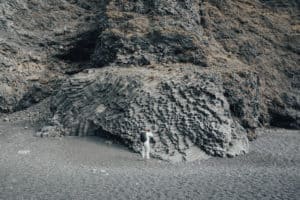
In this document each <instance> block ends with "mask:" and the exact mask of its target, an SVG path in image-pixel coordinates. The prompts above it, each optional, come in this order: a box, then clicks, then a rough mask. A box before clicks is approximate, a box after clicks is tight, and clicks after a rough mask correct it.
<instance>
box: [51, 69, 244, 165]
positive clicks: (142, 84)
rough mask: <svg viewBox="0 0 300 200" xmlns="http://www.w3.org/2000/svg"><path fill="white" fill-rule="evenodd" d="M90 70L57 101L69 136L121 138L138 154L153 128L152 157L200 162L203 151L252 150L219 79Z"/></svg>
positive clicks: (55, 104) (56, 113)
mask: <svg viewBox="0 0 300 200" xmlns="http://www.w3.org/2000/svg"><path fill="white" fill-rule="evenodd" d="M91 71H92V70H91ZM91 71H90V73H81V74H78V75H76V76H74V77H73V78H71V79H70V80H68V81H67V82H66V83H65V84H64V85H63V86H62V88H61V90H60V91H59V92H58V93H57V95H56V96H54V97H53V99H52V104H51V105H52V107H51V109H52V111H53V113H54V120H53V121H54V125H55V126H57V125H58V124H60V126H62V127H64V133H65V134H68V135H79V136H84V135H91V134H96V135H100V136H101V135H102V136H103V137H110V138H119V139H120V140H121V141H122V142H123V143H125V144H126V145H127V146H129V147H130V148H132V149H133V150H135V151H139V150H140V141H139V138H140V133H141V131H143V130H144V128H146V127H150V128H151V129H152V130H153V131H154V135H155V137H154V140H155V144H154V146H153V148H154V151H153V155H154V156H156V157H160V158H163V159H167V160H176V161H179V160H192V159H195V158H199V157H201V155H202V156H203V155H204V154H203V152H205V153H207V154H209V155H213V156H221V157H224V156H235V155H240V154H243V153H246V152H247V151H248V140H247V137H246V134H245V131H244V130H243V128H242V127H240V126H239V125H238V123H236V122H234V120H233V119H232V117H231V114H230V108H229V104H228V102H227V100H226V98H225V97H224V95H223V92H224V91H223V88H222V80H221V77H220V76H219V75H217V74H211V75H209V74H200V73H199V72H194V73H188V72H186V71H182V74H181V75H180V76H177V75H176V74H177V73H178V72H179V71H176V72H174V73H173V75H170V74H168V73H170V72H168V71H167V70H145V69H131V70H130V72H128V70H124V69H119V70H118V71H117V72H111V70H110V69H109V68H108V69H104V70H96V72H91ZM166 77H168V78H167V79H166Z"/></svg>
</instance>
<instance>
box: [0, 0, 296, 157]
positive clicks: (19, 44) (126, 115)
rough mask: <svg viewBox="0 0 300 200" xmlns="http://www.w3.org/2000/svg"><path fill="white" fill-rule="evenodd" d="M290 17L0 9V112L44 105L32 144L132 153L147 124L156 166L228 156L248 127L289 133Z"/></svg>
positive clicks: (172, 1)
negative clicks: (75, 139) (111, 142)
mask: <svg viewBox="0 0 300 200" xmlns="http://www.w3.org/2000/svg"><path fill="white" fill-rule="evenodd" d="M298 8H299V2H298V1H297V0H292V1H280V0H278V1H277V0H276V1H267V0H257V1H252V0H245V1H239V2H237V1H232V0H228V1H220V0H207V1H203V0H198V1H190V0H186V1H179V0H153V1H148V0H137V1H127V0H126V1H125V0H112V1H107V0H92V1H83V0H77V1H73V0H65V1H57V0H48V1H45V2H42V1H29V0H24V1H13V0H7V1H1V2H0V13H3V15H1V16H0V26H1V29H0V33H1V36H0V44H1V45H0V72H1V73H0V83H1V87H0V113H3V112H13V111H16V110H20V109H24V108H26V107H29V106H31V105H32V104H35V103H37V102H39V101H41V100H42V99H44V98H46V97H48V96H54V97H53V99H52V107H51V108H52V112H53V119H52V124H50V126H46V127H45V128H44V129H43V130H42V132H41V133H40V135H47V134H48V135H57V134H58V135H65V134H66V135H88V134H95V133H97V134H100V135H101V134H102V136H109V137H114V138H115V139H120V140H121V141H122V142H124V144H127V145H128V146H129V147H131V148H132V149H134V150H136V151H137V150H138V143H137V134H138V133H139V132H140V131H141V129H143V127H145V126H150V127H151V128H153V129H154V130H156V131H157V138H156V140H157V142H156V144H155V145H156V147H155V149H156V152H154V154H155V155H156V156H158V157H161V158H167V159H174V160H176V159H178V160H182V159H186V160H190V158H189V157H190V155H202V154H201V153H200V152H205V153H207V154H209V155H217V156H226V155H227V156H233V155H238V154H240V153H242V152H246V151H247V139H245V138H244V137H245V133H246V132H247V135H248V138H249V139H254V138H255V137H256V135H255V129H256V128H257V127H260V126H277V127H284V128H296V129H299V128H300V121H299V113H300V106H299V105H300V93H299V91H300V90H299V88H300V78H299V77H300V71H299V67H298V66H299V34H300V29H299V19H298V15H299V14H298V12H299V9H298ZM92 68H98V69H97V70H96V69H95V72H91V69H92ZM89 72H90V73H89ZM78 73H80V74H78ZM91 73H92V74H91ZM93 73H95V74H93ZM70 75H71V78H69V76H70ZM61 85H62V86H61ZM61 87H62V88H61ZM159 105H160V106H159ZM56 133H57V134H56ZM193 151H195V152H197V153H193Z"/></svg>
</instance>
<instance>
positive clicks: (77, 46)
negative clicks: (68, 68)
mask: <svg viewBox="0 0 300 200" xmlns="http://www.w3.org/2000/svg"><path fill="white" fill-rule="evenodd" d="M98 34H99V31H98V30H97V29H92V30H89V31H87V32H85V33H82V34H79V35H78V36H76V37H75V38H71V41H74V42H72V43H71V44H70V45H69V47H68V48H67V50H66V52H63V53H62V54H59V55H57V57H58V58H59V59H62V60H64V61H66V62H69V63H88V62H90V59H91V55H92V54H93V52H94V49H95V47H96V42H97V38H98Z"/></svg>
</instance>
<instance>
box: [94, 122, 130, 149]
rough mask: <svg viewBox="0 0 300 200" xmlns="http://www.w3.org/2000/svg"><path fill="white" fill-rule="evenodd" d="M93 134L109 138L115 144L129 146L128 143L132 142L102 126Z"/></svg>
mask: <svg viewBox="0 0 300 200" xmlns="http://www.w3.org/2000/svg"><path fill="white" fill-rule="evenodd" d="M93 135H94V136H96V137H100V138H102V139H105V140H108V141H112V142H113V143H115V144H121V145H125V146H128V144H130V142H129V141H128V140H126V139H124V138H122V137H120V136H118V135H115V134H112V133H110V132H108V131H106V130H104V129H103V128H102V127H101V126H100V127H97V128H96V129H95V130H94V131H93Z"/></svg>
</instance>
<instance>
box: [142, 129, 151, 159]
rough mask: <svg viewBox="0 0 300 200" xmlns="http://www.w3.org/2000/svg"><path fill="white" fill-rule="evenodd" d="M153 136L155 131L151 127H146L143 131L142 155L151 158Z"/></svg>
mask: <svg viewBox="0 0 300 200" xmlns="http://www.w3.org/2000/svg"><path fill="white" fill-rule="evenodd" d="M151 138H153V133H152V132H151V131H150V129H149V128H146V129H145V131H143V132H142V133H141V143H142V157H143V158H146V159H150V151H151V146H150V139H151Z"/></svg>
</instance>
